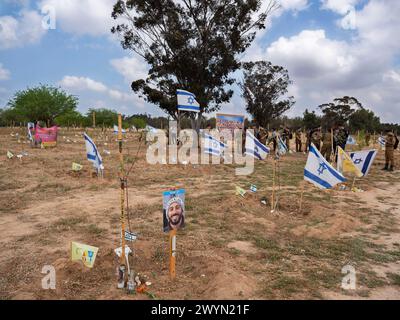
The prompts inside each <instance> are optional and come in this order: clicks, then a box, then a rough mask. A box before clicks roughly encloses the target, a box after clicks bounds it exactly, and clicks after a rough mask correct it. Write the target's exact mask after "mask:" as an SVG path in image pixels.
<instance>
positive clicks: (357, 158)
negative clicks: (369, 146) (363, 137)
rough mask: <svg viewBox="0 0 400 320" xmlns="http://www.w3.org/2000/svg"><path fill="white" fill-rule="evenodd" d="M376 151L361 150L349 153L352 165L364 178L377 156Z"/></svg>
mask: <svg viewBox="0 0 400 320" xmlns="http://www.w3.org/2000/svg"><path fill="white" fill-rule="evenodd" d="M377 153H378V151H377V150H363V151H355V152H351V153H350V158H351V160H353V163H354V164H355V165H356V166H357V167H358V169H360V170H361V172H362V173H363V175H364V177H365V176H366V175H367V174H368V172H369V169H370V168H371V165H372V162H374V160H375V157H376V155H377Z"/></svg>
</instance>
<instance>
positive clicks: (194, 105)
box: [176, 89, 200, 112]
mask: <svg viewBox="0 0 400 320" xmlns="http://www.w3.org/2000/svg"><path fill="white" fill-rule="evenodd" d="M176 95H177V97H178V110H179V111H191V112H200V104H199V103H198V102H197V101H196V96H195V95H194V94H193V93H191V92H189V91H185V90H180V89H178V90H176Z"/></svg>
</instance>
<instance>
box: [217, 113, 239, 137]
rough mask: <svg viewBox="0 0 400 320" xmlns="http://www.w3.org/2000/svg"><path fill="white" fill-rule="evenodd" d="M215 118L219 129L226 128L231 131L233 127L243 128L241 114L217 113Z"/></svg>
mask: <svg viewBox="0 0 400 320" xmlns="http://www.w3.org/2000/svg"><path fill="white" fill-rule="evenodd" d="M216 120H217V129H218V130H219V131H221V130H225V129H228V130H231V131H232V133H233V131H234V130H235V129H239V130H243V129H244V116H242V115H235V114H223V113H217V115H216Z"/></svg>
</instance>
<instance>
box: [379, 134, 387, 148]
mask: <svg viewBox="0 0 400 320" xmlns="http://www.w3.org/2000/svg"><path fill="white" fill-rule="evenodd" d="M378 143H379V145H380V146H381V147H384V146H385V144H386V139H385V137H382V136H380V137H379V138H378Z"/></svg>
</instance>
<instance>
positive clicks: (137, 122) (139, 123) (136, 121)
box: [129, 118, 146, 129]
mask: <svg viewBox="0 0 400 320" xmlns="http://www.w3.org/2000/svg"><path fill="white" fill-rule="evenodd" d="M129 124H130V125H133V126H135V128H136V129H144V128H145V127H146V121H145V120H144V119H142V118H132V119H131V120H129Z"/></svg>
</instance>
